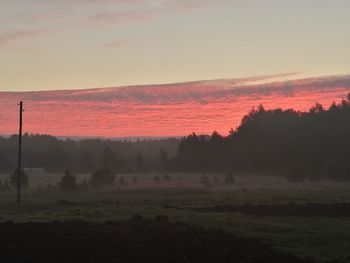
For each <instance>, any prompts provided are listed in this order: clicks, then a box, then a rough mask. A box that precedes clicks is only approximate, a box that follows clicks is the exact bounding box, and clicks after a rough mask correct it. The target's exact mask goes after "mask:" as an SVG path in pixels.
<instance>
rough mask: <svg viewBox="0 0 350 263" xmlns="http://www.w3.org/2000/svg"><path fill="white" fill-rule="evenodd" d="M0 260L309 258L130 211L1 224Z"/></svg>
mask: <svg viewBox="0 0 350 263" xmlns="http://www.w3.org/2000/svg"><path fill="white" fill-rule="evenodd" d="M0 234H1V239H0V262H6V263H11V262H21V263H25V262H37V263H40V262H84V263H89V262H133V263H135V262H174V263H175V262H191V263H194V262H201V263H205V262H208V263H209V262H210V263H213V262H217V263H221V262H225V263H228V262H241V263H245V262H269V263H274V262H276V263H292V262H293V263H299V262H305V263H306V262H313V261H312V260H308V259H301V258H297V257H295V256H292V255H287V254H284V253H281V252H278V251H276V250H274V249H272V248H271V247H270V246H269V245H268V244H266V243H262V242H260V241H257V240H253V239H247V238H242V237H237V236H234V235H232V234H228V233H225V232H223V231H221V230H208V229H204V228H200V227H198V228H196V227H193V226H190V225H188V224H185V223H182V222H174V223H170V222H169V221H168V218H167V217H166V216H158V217H156V218H155V219H154V220H145V219H143V218H142V217H140V216H134V217H133V218H132V219H131V220H129V221H127V222H124V223H118V222H106V223H103V224H102V223H101V224H97V223H88V222H71V223H68V222H65V223H60V222H52V223H19V224H16V223H12V222H7V223H1V224H0Z"/></svg>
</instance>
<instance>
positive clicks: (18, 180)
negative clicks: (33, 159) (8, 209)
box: [17, 101, 23, 204]
mask: <svg viewBox="0 0 350 263" xmlns="http://www.w3.org/2000/svg"><path fill="white" fill-rule="evenodd" d="M22 114H23V102H22V101H20V103H19V132H18V168H17V204H20V203H21V174H22V168H21V165H22Z"/></svg>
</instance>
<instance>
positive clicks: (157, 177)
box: [153, 174, 160, 183]
mask: <svg viewBox="0 0 350 263" xmlns="http://www.w3.org/2000/svg"><path fill="white" fill-rule="evenodd" d="M153 181H154V182H155V183H159V182H160V177H159V175H158V174H157V175H156V176H155V177H154V179H153Z"/></svg>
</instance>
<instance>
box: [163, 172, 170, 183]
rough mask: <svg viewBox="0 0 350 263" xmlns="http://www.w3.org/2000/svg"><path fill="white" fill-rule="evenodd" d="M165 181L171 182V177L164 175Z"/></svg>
mask: <svg viewBox="0 0 350 263" xmlns="http://www.w3.org/2000/svg"><path fill="white" fill-rule="evenodd" d="M163 180H164V181H165V182H171V176H170V175H168V174H164V175H163Z"/></svg>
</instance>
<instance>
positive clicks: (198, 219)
mask: <svg viewBox="0 0 350 263" xmlns="http://www.w3.org/2000/svg"><path fill="white" fill-rule="evenodd" d="M253 179H254V177H247V178H243V177H242V178H241V179H240V180H239V183H240V185H239V186H234V187H233V188H230V189H227V188H223V187H217V188H215V189H212V190H206V189H203V188H199V187H198V185H197V186H196V187H194V186H193V185H191V184H190V187H188V188H186V187H180V188H175V187H170V188H151V187H147V188H143V189H129V190H113V191H107V192H100V193H96V192H95V193H92V192H91V193H80V194H58V193H51V194H35V193H34V192H27V193H25V194H24V195H23V197H22V200H23V202H22V204H21V205H17V204H16V203H15V193H14V192H11V193H9V192H7V193H1V194H0V220H1V221H8V220H13V221H15V222H28V221H35V222H42V221H54V220H60V221H70V220H88V221H92V222H104V221H111V220H117V221H123V220H127V219H128V218H130V217H131V216H133V215H135V214H139V215H142V216H144V217H146V218H153V217H154V216H156V215H167V216H169V218H170V219H171V220H174V221H176V220H181V221H185V222H187V223H190V224H193V225H198V226H199V225H200V226H205V227H208V228H221V229H225V230H226V231H228V232H231V233H235V234H238V235H241V236H245V237H252V238H259V239H262V240H265V241H266V242H270V243H272V244H273V246H274V247H276V248H278V249H280V250H283V251H288V252H290V253H293V254H295V255H298V256H311V257H314V258H316V259H318V260H320V261H326V260H330V259H333V258H340V259H341V258H344V257H350V250H349V249H348V248H349V247H350V238H349V236H350V218H345V217H340V218H327V217H270V216H269V217H267V216H250V215H244V214H240V213H214V212H195V211H192V210H184V209H176V207H193V206H196V207H197V206H214V205H234V204H281V203H290V202H296V203H306V202H314V203H336V202H350V184H341V183H330V182H321V183H306V184H288V183H285V182H283V181H281V180H280V178H277V179H276V182H275V183H273V178H268V180H271V182H270V184H268V185H267V184H263V185H260V186H259V185H257V182H260V181H261V180H263V179H262V178H261V177H258V178H257V179H256V180H253ZM259 180H260V181H259ZM243 188H246V189H247V190H244V191H243V190H242V189H243Z"/></svg>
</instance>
